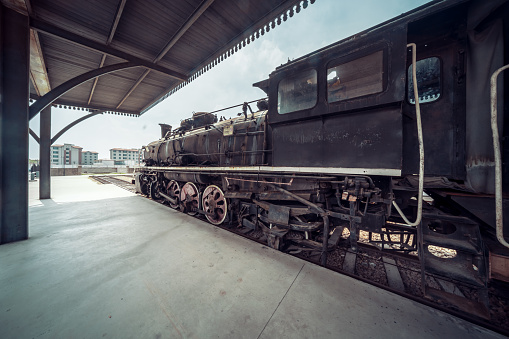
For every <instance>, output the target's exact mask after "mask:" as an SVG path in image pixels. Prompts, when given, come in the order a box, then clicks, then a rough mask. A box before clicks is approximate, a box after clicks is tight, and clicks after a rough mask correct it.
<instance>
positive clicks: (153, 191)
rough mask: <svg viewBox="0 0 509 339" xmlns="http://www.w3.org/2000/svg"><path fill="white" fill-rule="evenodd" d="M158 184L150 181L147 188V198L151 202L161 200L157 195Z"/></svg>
mask: <svg viewBox="0 0 509 339" xmlns="http://www.w3.org/2000/svg"><path fill="white" fill-rule="evenodd" d="M157 186H158V183H157V181H152V182H151V183H150V186H149V189H148V190H149V196H150V198H151V199H152V200H158V199H161V196H160V195H159V192H158V191H157V190H158V187H157Z"/></svg>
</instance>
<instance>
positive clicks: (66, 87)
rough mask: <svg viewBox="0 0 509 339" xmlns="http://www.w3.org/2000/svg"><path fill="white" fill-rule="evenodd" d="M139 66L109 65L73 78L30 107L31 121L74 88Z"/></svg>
mask: <svg viewBox="0 0 509 339" xmlns="http://www.w3.org/2000/svg"><path fill="white" fill-rule="evenodd" d="M138 66H139V65H137V64H134V63H132V62H123V63H119V64H114V65H109V66H105V67H101V68H98V69H94V70H92V71H90V72H86V73H83V74H81V75H78V76H77V77H75V78H72V79H70V80H68V81H66V82H64V83H63V84H61V85H60V86H58V87H55V88H54V89H52V90H51V92H49V93H46V94H45V95H44V96H42V97H41V98H39V100H37V101H36V102H34V103H33V104H32V106H30V120H31V119H32V118H33V117H35V116H36V115H37V113H39V112H40V111H41V110H43V109H44V108H46V107H47V106H48V105H51V103H52V102H53V101H55V100H56V99H58V98H59V97H61V96H62V95H64V94H65V93H67V92H68V91H70V90H71V89H73V88H74V87H76V86H78V85H81V84H82V83H84V82H85V81H88V80H91V79H93V78H96V77H98V76H101V75H104V74H108V73H111V72H115V71H118V70H121V69H126V68H132V67H138Z"/></svg>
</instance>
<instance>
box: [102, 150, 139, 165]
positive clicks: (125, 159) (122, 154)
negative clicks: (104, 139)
mask: <svg viewBox="0 0 509 339" xmlns="http://www.w3.org/2000/svg"><path fill="white" fill-rule="evenodd" d="M141 156H142V153H141V151H140V150H139V149H126V148H112V149H110V159H111V160H114V161H115V164H116V165H127V166H133V165H139V164H140V161H141Z"/></svg>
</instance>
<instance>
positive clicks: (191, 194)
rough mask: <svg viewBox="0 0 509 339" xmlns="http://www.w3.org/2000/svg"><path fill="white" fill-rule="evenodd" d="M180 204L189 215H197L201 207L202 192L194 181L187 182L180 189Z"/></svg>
mask: <svg viewBox="0 0 509 339" xmlns="http://www.w3.org/2000/svg"><path fill="white" fill-rule="evenodd" d="M180 204H181V205H183V207H184V208H183V210H184V211H185V212H186V213H187V214H189V215H196V213H198V209H199V208H200V192H199V191H198V187H196V185H195V184H193V183H192V182H188V183H186V184H185V185H184V186H183V187H182V189H181V190H180Z"/></svg>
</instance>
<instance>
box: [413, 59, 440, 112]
mask: <svg viewBox="0 0 509 339" xmlns="http://www.w3.org/2000/svg"><path fill="white" fill-rule="evenodd" d="M415 70H416V74H417V91H418V92H419V103H421V104H424V103H428V102H433V101H436V100H438V99H439V98H440V90H441V85H440V59H439V58H437V57H432V58H427V59H422V60H419V61H417V62H416V63H415ZM407 79H408V98H407V99H408V102H409V103H411V104H415V95H414V84H413V76H412V65H410V67H408V76H407Z"/></svg>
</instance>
